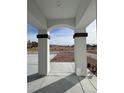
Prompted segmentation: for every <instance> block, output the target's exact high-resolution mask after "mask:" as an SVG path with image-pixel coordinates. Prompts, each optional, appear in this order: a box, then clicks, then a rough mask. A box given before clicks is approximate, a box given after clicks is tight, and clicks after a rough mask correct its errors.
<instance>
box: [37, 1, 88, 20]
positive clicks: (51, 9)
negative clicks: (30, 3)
mask: <svg viewBox="0 0 124 93" xmlns="http://www.w3.org/2000/svg"><path fill="white" fill-rule="evenodd" d="M81 1H82V0H36V3H37V5H38V7H39V8H40V10H41V11H42V12H43V14H44V15H45V17H46V18H47V19H67V18H74V17H76V13H77V10H78V8H79V4H80V2H81ZM83 1H89V0H83ZM82 6H87V5H86V3H82ZM84 9H85V8H84Z"/></svg>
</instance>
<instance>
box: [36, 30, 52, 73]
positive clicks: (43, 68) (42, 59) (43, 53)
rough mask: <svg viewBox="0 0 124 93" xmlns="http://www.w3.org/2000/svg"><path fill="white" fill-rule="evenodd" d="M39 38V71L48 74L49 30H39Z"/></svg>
mask: <svg viewBox="0 0 124 93" xmlns="http://www.w3.org/2000/svg"><path fill="white" fill-rule="evenodd" d="M37 38H38V73H39V74H40V75H48V73H49V69H50V61H49V35H48V34H47V30H42V31H39V34H38V35H37Z"/></svg>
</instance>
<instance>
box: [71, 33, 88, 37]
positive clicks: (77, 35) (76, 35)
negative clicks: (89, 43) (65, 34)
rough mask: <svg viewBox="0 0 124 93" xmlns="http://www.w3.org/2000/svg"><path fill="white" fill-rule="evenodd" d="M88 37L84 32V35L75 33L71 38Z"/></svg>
mask: <svg viewBox="0 0 124 93" xmlns="http://www.w3.org/2000/svg"><path fill="white" fill-rule="evenodd" d="M87 36H88V33H86V32H84V33H75V34H74V36H73V38H76V37H87Z"/></svg>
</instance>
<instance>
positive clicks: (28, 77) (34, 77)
mask: <svg viewBox="0 0 124 93" xmlns="http://www.w3.org/2000/svg"><path fill="white" fill-rule="evenodd" d="M44 76H45V75H39V74H38V73H35V74H33V75H29V76H27V82H31V81H34V80H37V79H40V78H43V77H44Z"/></svg>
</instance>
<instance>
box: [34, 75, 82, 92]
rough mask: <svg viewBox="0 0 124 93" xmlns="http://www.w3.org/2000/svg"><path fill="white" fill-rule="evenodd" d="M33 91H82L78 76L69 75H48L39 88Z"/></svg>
mask: <svg viewBox="0 0 124 93" xmlns="http://www.w3.org/2000/svg"><path fill="white" fill-rule="evenodd" d="M33 93H84V92H83V90H82V88H81V86H80V83H79V81H78V78H77V77H76V76H75V75H74V74H71V75H69V76H48V78H47V79H46V80H45V81H44V83H43V84H42V85H41V87H40V89H39V90H37V91H34V92H33Z"/></svg>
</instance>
